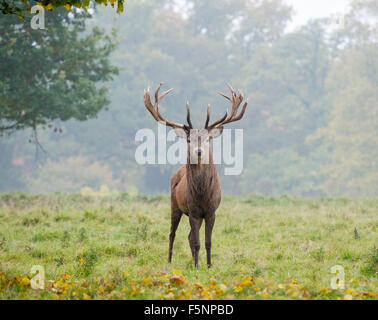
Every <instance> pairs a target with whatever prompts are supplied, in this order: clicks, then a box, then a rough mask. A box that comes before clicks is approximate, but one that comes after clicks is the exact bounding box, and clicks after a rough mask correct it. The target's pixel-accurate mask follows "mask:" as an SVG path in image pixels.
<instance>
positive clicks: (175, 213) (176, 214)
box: [168, 209, 182, 263]
mask: <svg viewBox="0 0 378 320" xmlns="http://www.w3.org/2000/svg"><path fill="white" fill-rule="evenodd" d="M181 216H182V212H181V211H180V210H179V209H175V210H172V213H171V232H170V233H169V255H168V263H171V261H172V252H173V242H174V241H175V237H176V230H177V227H178V225H179V224H180V220H181Z"/></svg>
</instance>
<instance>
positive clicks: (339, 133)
mask: <svg viewBox="0 0 378 320" xmlns="http://www.w3.org/2000/svg"><path fill="white" fill-rule="evenodd" d="M377 75H378V50H377V47H376V46H375V45H368V46H365V47H364V48H359V50H352V51H350V52H349V53H348V54H347V55H346V56H345V57H344V59H343V60H341V61H337V62H335V64H334V66H333V70H332V72H331V74H330V76H329V79H328V80H327V82H328V86H329V90H330V91H329V98H330V99H331V106H332V107H331V108H332V114H331V121H330V122H329V123H328V125H327V126H325V127H324V128H322V129H319V131H318V132H317V134H316V135H314V138H321V139H322V148H325V149H326V150H327V151H328V152H327V155H328V161H327V162H326V164H325V165H324V166H323V170H322V174H323V175H324V176H325V180H324V182H323V188H324V190H325V191H326V193H327V194H329V195H333V196H345V195H346V196H351V197H361V196H364V197H377V196H378V140H377V137H378V117H377V114H378V91H377V86H378V76H377Z"/></svg>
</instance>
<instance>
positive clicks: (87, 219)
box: [0, 193, 378, 299]
mask: <svg viewBox="0 0 378 320" xmlns="http://www.w3.org/2000/svg"><path fill="white" fill-rule="evenodd" d="M377 217H378V200H377V199H375V200H349V199H302V198H295V197H288V196H281V197H276V198H272V197H261V196H250V197H243V198H242V197H230V196H224V197H223V200H222V203H221V206H220V207H219V209H218V211H217V219H216V222H215V227H214V232H213V248H212V260H213V267H212V268H211V269H208V268H207V267H206V253H205V250H204V227H202V230H201V250H200V262H199V263H200V268H199V270H198V271H197V270H195V269H194V266H193V261H192V257H191V253H190V249H189V244H188V240H187V237H188V233H189V222H188V218H187V217H186V216H183V218H182V220H181V224H180V226H179V228H178V231H177V235H176V241H175V244H174V252H173V261H172V264H171V265H169V264H168V263H167V256H168V234H169V228H170V202H169V196H167V195H157V196H136V197H131V196H129V195H127V194H122V195H120V196H117V197H115V196H113V197H105V198H101V197H84V196H81V195H63V194H55V195H51V196H32V195H28V194H21V193H15V194H3V195H0V299H82V298H84V299H92V298H93V299H161V298H162V299H175V298H184V299H187V298H194V299H202V298H205V299H206V298H213V299H283V298H284V299H287V298H294V299H337V298H339V299H340V298H341V299H344V298H345V299H350V298H353V299H377V272H378V261H377V248H376V247H377V226H378V221H377ZM355 228H356V229H357V230H358V237H356V234H355ZM33 265H41V266H43V267H44V269H45V278H46V288H45V289H44V290H34V289H32V288H31V287H30V283H29V279H31V278H32V277H33V275H31V274H30V270H31V268H32V266H33ZM334 265H340V266H342V267H343V268H344V271H345V289H344V290H332V289H331V288H330V284H331V278H332V277H334V276H335V275H334V274H332V273H331V268H332V266H334Z"/></svg>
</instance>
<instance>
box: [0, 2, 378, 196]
mask: <svg viewBox="0 0 378 320" xmlns="http://www.w3.org/2000/svg"><path fill="white" fill-rule="evenodd" d="M350 8H351V9H350V11H349V12H348V13H347V14H346V15H345V17H344V19H343V23H341V24H340V23H339V24H337V21H336V18H335V17H329V18H324V19H319V20H312V21H310V22H309V23H308V24H306V25H304V26H302V27H301V28H298V29H296V30H294V31H291V32H285V30H286V27H287V25H288V23H289V22H290V19H291V17H292V15H293V11H292V9H291V8H290V7H289V6H288V5H286V4H285V2H284V1H281V0H269V1H268V0H267V1H257V0H208V1H200V0H182V1H174V0H160V1H136V0H134V1H128V2H127V8H125V12H124V13H122V14H120V15H117V14H116V13H115V12H114V10H105V9H104V8H103V7H100V8H98V10H97V11H96V12H95V14H93V17H92V18H91V17H86V18H85V23H86V29H85V30H82V31H81V34H83V35H84V34H85V35H87V34H89V30H90V29H91V28H92V27H94V26H96V27H99V28H100V29H104V30H106V31H107V33H108V34H110V33H111V30H112V28H115V29H116V34H115V35H114V36H113V38H112V40H111V41H112V43H113V44H117V46H116V48H115V49H114V50H113V48H112V50H111V51H112V53H111V54H110V56H109V57H110V61H111V64H112V65H114V66H116V67H117V68H119V70H120V71H119V75H118V76H115V77H114V80H113V81H112V82H111V83H110V84H109V93H108V95H107V96H106V98H105V96H104V97H103V96H102V95H99V96H98V100H96V103H99V104H97V107H98V108H97V109H98V110H100V109H101V111H100V112H99V113H98V116H97V119H92V120H87V119H81V118H80V117H76V120H75V119H71V120H69V121H61V120H58V119H54V120H53V128H51V129H50V128H48V127H47V128H46V130H42V127H41V126H42V125H43V124H41V125H38V126H37V129H38V128H39V129H38V130H37V133H38V142H39V143H40V144H41V146H42V147H43V148H44V149H45V150H46V151H47V153H46V154H45V153H44V152H43V151H42V150H41V149H40V148H38V146H36V144H35V143H33V142H35V139H32V143H31V144H28V143H27V140H28V138H29V135H30V133H29V131H27V130H25V131H18V132H15V133H13V134H12V135H11V136H9V137H7V136H3V137H2V138H0V163H1V171H0V191H9V190H15V189H19V190H27V191H31V192H33V193H39V192H52V191H62V192H78V191H80V190H81V189H82V188H83V187H91V188H94V189H99V188H100V186H101V185H107V186H108V187H109V188H110V189H111V190H114V189H117V190H119V191H127V192H129V193H130V194H135V193H137V192H138V191H139V192H140V193H156V192H166V191H167V190H168V188H169V179H170V176H171V175H172V173H173V171H174V170H175V169H177V167H176V166H171V165H154V166H140V165H138V164H137V163H136V161H135V158H134V154H135V149H136V144H135V142H134V138H135V133H136V131H137V130H139V129H141V128H152V129H154V130H156V123H155V122H154V120H153V119H152V118H151V116H150V115H149V114H148V113H147V111H146V109H145V108H144V106H143V101H142V95H143V89H144V88H146V87H147V86H148V85H150V86H151V87H155V86H156V85H157V84H158V83H160V82H164V84H165V87H166V88H169V87H174V88H175V90H174V92H173V93H172V94H171V95H170V96H169V97H167V98H166V99H165V100H164V103H162V110H163V112H164V114H165V115H166V116H167V118H169V119H172V120H174V121H177V122H184V121H185V119H184V118H185V103H186V101H187V100H188V101H189V102H190V105H191V111H192V118H193V120H194V121H193V122H194V123H195V126H197V127H199V126H203V125H204V121H205V115H206V107H207V105H208V104H209V103H210V104H211V106H212V117H214V119H215V118H218V117H220V116H221V115H223V113H224V111H225V109H226V107H229V106H228V105H227V104H226V103H225V102H224V101H223V99H222V98H221V97H219V96H218V95H217V94H216V92H217V91H223V90H225V89H226V83H227V82H229V83H231V84H232V85H233V87H234V88H241V89H242V91H243V93H244V94H245V95H246V96H248V97H249V102H250V103H249V106H248V108H247V111H246V114H245V116H244V118H243V120H242V121H240V122H238V123H237V124H235V126H234V127H235V128H236V127H237V128H243V129H244V171H243V173H242V174H241V175H240V176H222V177H221V178H222V186H223V190H224V191H223V192H224V193H233V194H251V193H260V194H266V195H277V194H282V193H287V194H292V195H299V196H315V197H319V196H322V197H329V196H337V197H339V196H348V197H366V198H369V197H370V198H371V197H377V196H378V116H377V110H378V90H377V87H378V23H377V22H378V7H377V4H376V1H374V0H356V1H353V2H352V3H351V7H350ZM54 12H55V10H54ZM49 14H50V13H49V12H48V13H46V17H47V22H46V25H47V27H48V28H51V29H53V28H54V26H55V25H49V20H48V19H49ZM51 14H52V13H51ZM51 23H52V22H51ZM54 23H56V24H58V23H59V21H56V20H54ZM100 35H101V36H103V34H102V33H101V34H100ZM92 36H93V37H94V38H95V37H96V34H93V35H92ZM88 41H89V40H88ZM104 41H105V38H104ZM109 41H110V40H109ZM109 46H110V45H109ZM106 48H107V47H106ZM108 49H109V48H108ZM4 50H8V51H7V52H9V50H11V48H8V47H7V48H2V49H1V51H3V52H5V51H4ZM104 50H105V49H104ZM109 50H110V49H109ZM27 52H28V51H27V50H26V51H25V54H26V55H27V54H28V53H27ZM109 52H110V51H109ZM99 53H101V51H99ZM4 54H5V53H4ZM38 59H41V60H42V61H43V59H44V57H43V56H41V57H38ZM72 59H75V58H74V57H72ZM88 59H90V53H88ZM101 61H102V62H104V60H101ZM101 61H98V62H97V63H99V64H100V65H101ZM8 68H15V67H14V66H12V65H11V66H8ZM23 68H24V69H25V70H26V71H27V70H28V68H29V65H24V66H23ZM102 68H103V70H104V72H103V73H102V74H103V79H102V80H101V81H105V80H110V78H111V77H110V74H111V72H113V73H116V70H114V69H110V67H109V66H108V65H107V64H104V63H103V64H102ZM72 70H73V71H72V72H74V68H73V69H72ZM91 70H95V67H94V66H93V69H91ZM3 72H5V71H3ZM7 72H9V70H8V71H7ZM105 73H106V74H105ZM61 76H62V77H63V76H69V75H67V74H62V75H61ZM94 81H95V80H94ZM96 81H97V80H96ZM1 85H2V83H1V80H0V88H1ZM91 88H92V87H91ZM1 94H2V93H0V96H1ZM18 94H19V95H22V92H20V93H18ZM29 94H30V93H29ZM35 95H36V96H38V91H36V92H35ZM81 97H82V94H81V93H79V94H77V98H78V99H80V98H81ZM101 99H102V100H101ZM106 99H108V100H109V102H110V104H109V105H108V110H105V109H104V106H105V105H106V103H105V100H106ZM25 101H27V100H25ZM99 101H100V102H99ZM40 103H41V105H43V104H44V101H40ZM52 103H53V101H52ZM60 103H62V104H64V100H63V101H61V102H60ZM98 110H97V111H96V113H97V112H98ZM0 115H1V113H0ZM91 117H93V115H91V114H90V115H89V116H88V117H87V118H91ZM71 118H75V117H71ZM63 120H64V119H63ZM78 120H87V121H85V122H83V121H78ZM54 128H58V129H57V130H55V131H58V132H54V130H53V129H54ZM60 130H61V131H62V133H59V131H60ZM32 132H33V131H32ZM36 148H37V150H39V151H38V154H37V162H36V154H35V151H36Z"/></svg>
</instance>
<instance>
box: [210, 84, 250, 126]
mask: <svg viewBox="0 0 378 320" xmlns="http://www.w3.org/2000/svg"><path fill="white" fill-rule="evenodd" d="M227 86H228V88H229V89H230V91H231V98H230V97H229V96H227V95H225V94H224V93H221V92H218V93H219V94H220V95H221V96H222V97H224V98H226V99H227V100H229V101H230V102H231V103H232V107H231V112H230V114H228V111H227V112H226V116H225V117H223V118H222V119H220V120H218V121H216V122H214V123H213V124H211V125H210V126H209V128H215V127H220V126H222V125H224V124H226V123H230V122H234V121H237V120H240V119H241V118H242V117H243V115H244V113H245V110H246V108H247V105H248V99H247V100H246V102H245V103H244V105H243V108H242V111H241V112H240V114H239V115H237V111H238V109H239V107H240V105H241V103H242V102H243V100H244V96H243V93H242V92H241V90H239V95H237V94H236V92H235V90H234V89H233V88H232V87H231V85H230V84H227Z"/></svg>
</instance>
